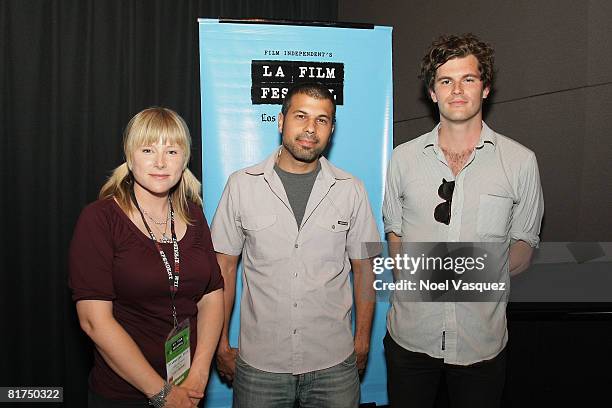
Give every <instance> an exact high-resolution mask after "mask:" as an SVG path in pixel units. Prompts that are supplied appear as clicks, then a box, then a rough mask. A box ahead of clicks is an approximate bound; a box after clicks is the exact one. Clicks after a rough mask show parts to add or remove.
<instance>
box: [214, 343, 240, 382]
mask: <svg viewBox="0 0 612 408" xmlns="http://www.w3.org/2000/svg"><path fill="white" fill-rule="evenodd" d="M236 357H238V349H237V348H234V347H230V346H223V347H219V348H218V349H217V371H219V375H220V376H221V377H223V378H225V379H226V380H227V381H230V382H231V381H233V380H234V375H235V374H236Z"/></svg>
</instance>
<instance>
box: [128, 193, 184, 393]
mask: <svg viewBox="0 0 612 408" xmlns="http://www.w3.org/2000/svg"><path fill="white" fill-rule="evenodd" d="M132 200H133V201H134V204H135V205H136V208H138V212H140V216H141V217H142V222H143V223H144V225H145V228H146V229H147V232H148V233H149V236H150V237H151V240H152V241H153V243H154V244H155V248H156V249H157V252H159V256H160V257H161V260H162V262H163V264H164V268H165V270H166V273H167V275H168V283H169V288H170V300H171V306H172V325H173V328H172V330H171V331H170V333H169V334H168V336H167V338H166V341H165V343H164V356H165V360H166V378H167V381H168V382H169V383H171V384H174V385H179V384H180V383H181V382H183V381H184V380H185V378H187V375H188V374H189V368H190V366H191V350H190V343H189V341H190V328H189V319H188V318H187V319H185V320H183V321H182V322H181V323H180V324H179V323H178V320H177V315H176V306H175V303H174V297H175V296H176V292H178V288H179V272H180V254H179V247H178V240H177V238H176V232H175V230H174V208H173V207H172V200H171V199H170V197H168V205H169V206H170V231H171V232H172V247H173V255H174V271H172V267H171V266H170V263H169V262H168V258H167V257H166V254H165V252H164V251H163V249H162V247H161V245H160V244H159V242H157V238H156V237H155V234H154V233H153V231H152V230H151V228H150V227H149V224H147V221H146V219H145V217H144V214H143V212H142V209H141V208H140V206H139V205H138V201H137V200H136V195H135V194H134V190H132Z"/></svg>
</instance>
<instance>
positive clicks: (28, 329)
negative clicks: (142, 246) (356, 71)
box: [0, 0, 338, 407]
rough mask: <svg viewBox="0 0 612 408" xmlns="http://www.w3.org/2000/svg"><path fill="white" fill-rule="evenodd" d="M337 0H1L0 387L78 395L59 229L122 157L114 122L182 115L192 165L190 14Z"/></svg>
mask: <svg viewBox="0 0 612 408" xmlns="http://www.w3.org/2000/svg"><path fill="white" fill-rule="evenodd" d="M337 8H338V4H337V0H332V1H329V0H303V1H287V0H267V1H261V0H259V1H248V0H231V1H230V0H228V1H222V0H214V1H170V0H167V1H163V0H155V1H152V0H147V1H145V0H141V1H135V0H122V1H119V0H115V1H110V0H109V1H105V0H98V1H94V0H87V1H85V0H63V1H60V0H56V1H50V0H49V1H25V0H14V1H13V0H8V1H7V0H0V91H1V92H0V115H1V116H0V141H1V143H2V144H1V148H0V169H1V172H2V173H1V174H2V186H1V188H0V203H1V205H2V207H1V209H2V212H1V214H0V216H1V218H0V220H1V221H0V222H1V224H0V225H2V226H3V228H2V229H1V230H2V233H1V234H0V236H1V237H2V238H1V239H2V241H1V243H2V245H1V248H2V252H1V254H2V255H1V259H2V261H1V262H2V273H1V274H0V276H1V277H0V279H1V281H0V284H1V285H2V295H1V299H0V302H1V303H0V305H1V306H2V311H3V313H2V319H1V322H2V324H1V328H2V331H1V333H0V339H1V340H0V347H1V350H2V357H1V358H0V361H2V363H1V364H0V373H1V374H0V379H1V380H0V386H17V385H22V386H25V385H31V386H34V385H39V386H63V387H64V392H65V396H64V400H65V403H64V406H66V407H83V406H85V405H86V404H85V397H86V387H87V385H86V381H87V373H88V371H89V368H90V363H91V343H90V342H89V340H88V339H87V338H86V337H85V335H84V334H83V333H82V332H81V331H80V329H79V327H78V321H77V319H76V313H75V310H74V304H73V302H72V301H71V299H70V293H69V291H68V289H67V268H66V265H67V260H66V258H67V249H68V245H69V242H70V239H71V235H72V230H73V227H74V224H75V221H76V219H77V217H78V214H79V212H80V210H81V209H82V208H83V207H84V206H85V205H86V204H87V203H89V202H91V201H93V200H95V199H96V196H97V192H98V190H99V188H100V186H101V185H102V183H103V181H104V180H105V177H107V176H108V174H109V172H110V171H111V170H112V169H113V168H114V167H116V166H117V165H119V164H120V163H121V162H122V161H123V157H122V156H123V155H122V151H121V134H122V130H123V128H124V126H125V125H126V124H127V122H128V120H129V118H130V117H131V116H133V115H134V114H135V113H136V112H138V111H140V110H141V109H143V108H145V107H148V106H153V105H162V106H167V107H170V108H172V109H174V110H176V111H177V112H179V114H180V115H182V116H183V118H184V119H185V121H186V122H187V124H188V125H189V128H190V130H191V133H192V137H193V141H194V143H193V151H192V160H191V163H190V168H191V169H192V171H194V173H195V174H196V175H197V176H198V178H200V177H201V174H202V172H201V169H202V165H201V159H200V157H201V154H200V146H201V140H200V99H199V92H200V89H199V71H198V69H199V64H198V31H197V30H198V27H197V22H196V20H197V18H198V17H212V18H217V17H227V18H269V19H290V20H316V21H335V20H336V19H337ZM24 406H25V405H24ZM36 406H42V404H36ZM54 406H57V405H54Z"/></svg>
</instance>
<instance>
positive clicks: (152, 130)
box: [99, 107, 202, 224]
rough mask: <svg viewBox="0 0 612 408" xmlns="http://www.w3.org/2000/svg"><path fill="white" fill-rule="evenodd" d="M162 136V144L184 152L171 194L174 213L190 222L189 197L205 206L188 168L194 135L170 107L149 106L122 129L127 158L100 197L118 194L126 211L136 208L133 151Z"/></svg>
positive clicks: (107, 183)
mask: <svg viewBox="0 0 612 408" xmlns="http://www.w3.org/2000/svg"><path fill="white" fill-rule="evenodd" d="M160 140H161V142H162V143H163V144H166V143H168V144H171V145H177V146H180V147H181V149H182V150H183V152H184V155H185V157H184V159H185V162H184V163H183V174H182V175H181V179H180V180H179V182H178V183H177V184H176V186H174V187H173V188H172V190H171V192H170V196H171V198H172V205H173V207H174V212H175V214H176V215H177V216H178V217H180V218H181V219H182V220H183V221H185V222H186V223H187V224H191V223H192V222H193V220H192V219H191V218H190V217H189V216H188V210H187V208H188V207H187V206H188V201H191V202H193V203H195V204H197V205H199V206H200V207H201V206H202V198H201V197H200V188H201V184H200V182H199V181H198V179H197V178H196V177H195V176H194V175H193V173H192V172H191V171H190V170H189V169H188V168H187V163H189V157H190V155H191V136H190V135H189V129H188V128H187V124H186V123H185V121H184V120H183V118H181V117H180V116H179V114H178V113H176V112H174V111H173V110H170V109H167V108H160V107H153V108H148V109H145V110H143V111H141V112H139V113H137V114H136V116H134V117H133V118H132V120H130V122H129V123H128V124H127V126H126V128H125V132H124V133H123V153H124V154H125V159H126V162H125V163H123V164H122V165H120V166H119V167H117V168H116V169H115V170H113V173H112V174H111V176H110V177H109V178H108V180H107V181H106V183H104V185H103V186H102V188H101V189H100V194H99V198H100V199H108V198H115V199H116V200H117V203H118V204H119V206H120V207H121V208H122V209H123V211H125V212H126V213H128V214H129V213H131V212H132V210H134V209H135V207H134V205H133V204H132V199H131V194H132V193H131V191H132V189H133V183H134V180H133V177H132V173H131V171H130V169H131V167H132V159H133V154H134V152H135V151H136V149H138V148H139V147H142V146H149V145H153V144H155V143H157V142H159V141H160Z"/></svg>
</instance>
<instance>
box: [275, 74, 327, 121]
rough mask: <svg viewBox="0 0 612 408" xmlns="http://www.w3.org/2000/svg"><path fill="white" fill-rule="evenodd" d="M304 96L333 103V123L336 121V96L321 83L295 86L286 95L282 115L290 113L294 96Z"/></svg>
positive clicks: (306, 83)
mask: <svg viewBox="0 0 612 408" xmlns="http://www.w3.org/2000/svg"><path fill="white" fill-rule="evenodd" d="M297 94H304V95H308V96H310V97H311V98H315V99H327V100H329V101H330V102H331V103H332V106H333V107H334V111H333V113H332V121H333V122H335V121H336V100H335V99H334V95H332V93H331V92H330V91H329V89H327V87H326V86H325V85H323V84H321V83H319V82H304V83H300V84H297V85H294V86H293V87H292V88H291V89H289V92H287V94H286V95H285V99H284V100H283V106H282V108H281V113H282V114H283V116H284V115H286V114H287V112H288V111H289V107H290V106H291V98H293V95H297Z"/></svg>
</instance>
